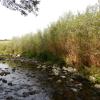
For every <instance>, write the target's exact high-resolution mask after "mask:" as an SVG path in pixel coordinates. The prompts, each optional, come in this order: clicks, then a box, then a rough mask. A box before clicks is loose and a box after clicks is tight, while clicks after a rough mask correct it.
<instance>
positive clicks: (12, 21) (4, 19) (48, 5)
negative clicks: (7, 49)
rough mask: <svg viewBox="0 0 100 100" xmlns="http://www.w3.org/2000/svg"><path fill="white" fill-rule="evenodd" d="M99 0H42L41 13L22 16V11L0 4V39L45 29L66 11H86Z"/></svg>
mask: <svg viewBox="0 0 100 100" xmlns="http://www.w3.org/2000/svg"><path fill="white" fill-rule="evenodd" d="M97 1H98V0H41V2H40V5H39V8H40V10H39V15H38V16H37V17H36V16H34V15H32V14H30V15H29V16H26V17H24V16H22V15H21V14H20V12H16V11H12V10H9V9H7V8H5V7H3V6H1V5H0V39H11V38H12V37H13V36H22V35H24V34H26V33H30V32H33V33H35V32H36V31H37V30H39V29H40V30H41V29H42V30H43V29H44V28H46V27H47V26H48V25H50V23H52V22H54V21H57V20H58V19H59V17H60V16H62V15H63V14H64V13H65V12H68V11H72V12H74V13H75V12H77V11H84V10H85V9H86V7H87V6H88V5H93V4H95V3H97Z"/></svg>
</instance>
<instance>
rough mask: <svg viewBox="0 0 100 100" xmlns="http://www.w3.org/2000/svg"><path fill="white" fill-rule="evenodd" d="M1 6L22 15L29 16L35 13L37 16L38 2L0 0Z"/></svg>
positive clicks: (36, 0) (29, 0) (31, 0)
mask: <svg viewBox="0 0 100 100" xmlns="http://www.w3.org/2000/svg"><path fill="white" fill-rule="evenodd" d="M0 3H1V5H3V6H5V7H7V8H9V9H11V10H15V11H20V12H21V14H22V15H25V16H26V15H28V14H29V13H34V14H35V15H37V12H38V6H37V5H38V4H39V3H40V1H38V0H0Z"/></svg>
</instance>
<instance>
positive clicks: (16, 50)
mask: <svg viewBox="0 0 100 100" xmlns="http://www.w3.org/2000/svg"><path fill="white" fill-rule="evenodd" d="M0 53H1V54H10V55H18V54H20V55H21V56H24V57H29V58H37V59H41V60H45V61H48V60H49V61H58V62H63V63H66V64H71V65H73V66H74V67H80V66H87V67H91V66H100V11H99V10H98V8H97V9H95V11H94V10H93V8H91V7H90V8H89V7H88V9H87V11H86V12H85V13H82V14H80V13H78V14H77V15H73V14H72V13H71V12H70V13H68V14H66V15H65V16H63V17H61V18H60V19H59V20H58V21H57V22H55V23H52V24H51V25H50V26H49V27H48V28H46V29H45V30H44V31H38V32H37V34H35V35H33V34H27V35H25V36H22V37H21V38H13V39H12V40H11V41H10V42H9V43H5V44H2V45H1V46H0Z"/></svg>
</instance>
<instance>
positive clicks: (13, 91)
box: [0, 59, 100, 100]
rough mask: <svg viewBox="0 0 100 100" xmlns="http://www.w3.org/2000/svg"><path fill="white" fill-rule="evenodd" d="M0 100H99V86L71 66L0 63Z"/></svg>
mask: <svg viewBox="0 0 100 100" xmlns="http://www.w3.org/2000/svg"><path fill="white" fill-rule="evenodd" d="M0 100H100V85H99V84H97V85H95V84H92V83H91V82H90V81H89V80H88V79H86V78H84V77H82V76H81V75H79V74H77V70H76V69H75V68H72V67H65V66H61V67H59V66H58V65H56V64H53V65H51V64H45V63H40V62H38V61H35V60H27V59H24V60H23V59H20V60H14V59H12V60H10V61H9V60H6V61H0Z"/></svg>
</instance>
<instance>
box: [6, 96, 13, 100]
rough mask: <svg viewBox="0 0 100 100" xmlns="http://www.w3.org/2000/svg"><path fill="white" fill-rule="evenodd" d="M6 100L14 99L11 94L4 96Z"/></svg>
mask: <svg viewBox="0 0 100 100" xmlns="http://www.w3.org/2000/svg"><path fill="white" fill-rule="evenodd" d="M6 100H14V98H13V96H8V97H6Z"/></svg>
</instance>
